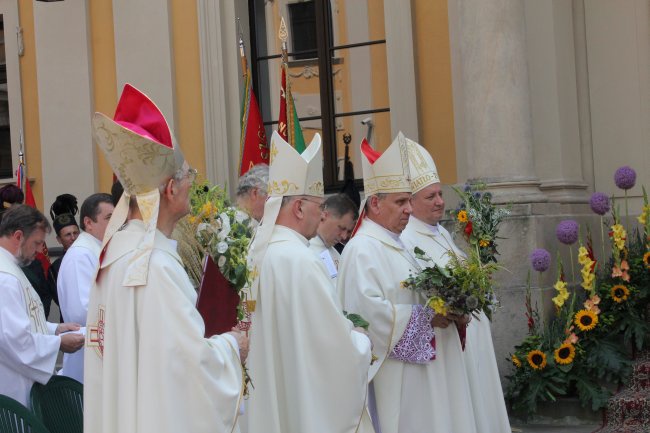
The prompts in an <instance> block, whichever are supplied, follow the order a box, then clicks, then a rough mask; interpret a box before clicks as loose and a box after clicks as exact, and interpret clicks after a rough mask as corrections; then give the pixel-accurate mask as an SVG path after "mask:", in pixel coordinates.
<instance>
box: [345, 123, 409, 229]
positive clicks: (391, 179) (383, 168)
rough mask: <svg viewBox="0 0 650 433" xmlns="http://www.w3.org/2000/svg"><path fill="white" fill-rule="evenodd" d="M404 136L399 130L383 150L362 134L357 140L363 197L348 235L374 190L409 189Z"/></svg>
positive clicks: (358, 224) (361, 219)
mask: <svg viewBox="0 0 650 433" xmlns="http://www.w3.org/2000/svg"><path fill="white" fill-rule="evenodd" d="M408 141H409V140H408V139H407V138H406V137H404V134H402V132H399V133H398V134H397V137H395V140H393V142H392V143H391V145H390V146H388V149H386V150H385V151H384V153H379V152H378V151H376V150H375V149H373V148H372V147H371V146H370V144H368V142H367V141H366V139H365V138H364V139H363V140H362V141H361V167H362V168H363V188H364V193H365V198H364V199H363V200H362V201H361V206H360V207H359V219H358V220H357V223H356V225H355V227H354V230H353V232H352V236H354V234H355V233H356V232H357V230H358V229H359V227H361V224H362V223H363V219H364V218H365V217H366V209H365V208H366V201H367V200H368V197H370V196H371V195H375V194H390V193H394V192H411V175H410V172H409V157H408V148H407V143H408Z"/></svg>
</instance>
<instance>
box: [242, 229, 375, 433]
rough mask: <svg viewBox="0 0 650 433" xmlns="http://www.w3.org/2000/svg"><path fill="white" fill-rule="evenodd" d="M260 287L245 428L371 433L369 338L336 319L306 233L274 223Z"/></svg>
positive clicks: (262, 432) (275, 432)
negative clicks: (368, 413) (251, 383)
mask: <svg viewBox="0 0 650 433" xmlns="http://www.w3.org/2000/svg"><path fill="white" fill-rule="evenodd" d="M259 287H260V290H259V295H258V297H257V306H256V309H255V313H254V314H253V324H252V328H251V329H252V330H251V351H250V356H249V361H248V366H249V371H250V375H251V379H252V381H253V385H254V389H253V390H251V397H250V399H249V400H248V405H247V409H246V410H247V411H248V423H249V427H248V428H249V432H250V433H354V432H360V433H365V432H372V425H371V423H370V419H369V418H368V416H367V411H366V398H367V385H368V368H369V366H370V358H371V353H370V341H369V340H368V338H367V337H366V336H365V335H363V334H360V333H358V332H356V331H353V330H352V324H351V323H350V321H348V320H347V319H345V318H344V317H343V315H342V313H341V310H340V308H339V307H338V306H337V305H336V303H335V302H334V300H333V298H332V296H331V291H332V289H331V282H330V281H329V280H328V278H327V276H326V275H325V269H323V264H322V263H321V261H320V259H319V258H318V257H317V256H316V255H315V254H313V252H311V251H310V250H309V247H308V241H307V239H306V238H304V237H303V236H301V235H300V234H298V233H297V232H295V231H293V230H291V229H289V228H287V227H284V226H278V225H276V226H275V227H274V229H273V234H272V236H271V239H270V241H269V245H268V249H267V251H266V255H265V257H264V260H263V262H262V265H261V268H260V286H259Z"/></svg>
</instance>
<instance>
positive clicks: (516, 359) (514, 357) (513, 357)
mask: <svg viewBox="0 0 650 433" xmlns="http://www.w3.org/2000/svg"><path fill="white" fill-rule="evenodd" d="M510 359H511V360H512V363H513V364H514V365H515V367H517V368H521V361H520V360H519V358H517V355H515V354H514V353H513V354H512V355H510Z"/></svg>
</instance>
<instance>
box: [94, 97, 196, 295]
mask: <svg viewBox="0 0 650 433" xmlns="http://www.w3.org/2000/svg"><path fill="white" fill-rule="evenodd" d="M92 133H93V138H94V139H95V142H96V143H97V145H98V146H99V148H100V149H101V150H102V151H103V152H104V156H106V160H107V161H108V163H109V164H110V166H111V168H112V169H113V173H115V175H116V176H117V178H118V179H119V181H120V183H121V184H122V186H123V187H124V194H122V197H121V198H120V201H119V202H118V204H117V206H115V209H114V211H113V215H112V217H111V220H110V221H109V223H108V226H107V228H106V233H105V235H104V239H103V242H102V251H103V250H104V248H105V247H106V245H107V244H108V243H109V241H110V240H111V238H112V237H113V235H114V234H115V233H116V232H117V231H118V230H119V229H120V227H121V226H122V225H123V224H124V223H125V222H126V219H127V217H128V213H129V201H130V198H131V197H132V196H135V197H136V200H137V204H138V208H139V209H140V213H141V214H142V220H143V222H144V224H145V227H146V232H147V233H146V235H145V237H144V238H143V240H142V242H141V243H140V245H139V246H138V249H137V250H136V252H135V254H134V256H133V258H132V259H131V263H130V264H129V267H128V269H127V271H126V273H125V275H124V281H123V284H124V285H125V286H141V285H145V284H146V283H147V276H148V273H149V259H150V258H151V252H152V251H153V244H154V237H155V233H156V225H157V223H158V210H159V207H160V192H159V190H158V187H159V186H160V185H161V184H163V183H164V182H165V181H167V180H168V179H170V178H171V177H172V176H174V174H175V173H176V172H178V171H179V170H181V169H182V168H185V169H189V166H187V163H186V162H185V158H184V157H183V154H182V153H181V150H180V147H179V146H178V143H177V142H176V139H175V138H174V134H173V133H172V130H171V128H170V127H169V125H168V123H167V120H166V119H165V116H164V115H163V114H162V112H161V111H160V109H158V107H157V106H156V104H155V103H154V102H153V101H152V100H151V99H149V98H148V97H147V96H146V95H145V94H144V93H142V92H141V91H139V90H138V89H136V88H135V87H133V86H131V85H130V84H126V85H125V86H124V89H123V90H122V95H121V96H120V100H119V102H118V104H117V108H116V109H115V115H114V116H113V119H111V118H109V117H108V116H106V115H104V114H102V113H95V114H94V115H93V118H92Z"/></svg>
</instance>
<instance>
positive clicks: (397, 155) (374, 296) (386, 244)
mask: <svg viewBox="0 0 650 433" xmlns="http://www.w3.org/2000/svg"><path fill="white" fill-rule="evenodd" d="M361 155H362V159H361V160H362V163H363V165H362V168H363V181H364V188H365V192H366V200H364V202H363V203H362V207H361V209H362V211H361V216H360V217H359V221H358V223H357V230H356V233H355V235H353V238H352V240H351V241H350V242H348V244H347V245H346V247H345V250H343V255H342V257H341V265H340V272H339V278H338V290H339V292H340V293H341V294H342V297H343V300H344V306H345V308H346V310H348V311H354V312H358V313H359V314H361V315H362V316H363V317H364V318H365V319H366V320H367V321H368V322H369V323H370V337H371V339H372V341H373V343H374V345H375V349H374V350H375V355H376V356H377V357H378V358H379V359H378V362H376V363H375V364H374V365H373V368H372V369H371V372H370V373H371V378H372V384H371V395H372V397H373V398H371V404H370V408H371V413H372V414H373V422H374V423H375V430H376V431H381V432H382V433H398V432H433V433H449V432H463V433H473V432H476V431H477V430H476V426H475V423H474V417H473V414H472V412H471V411H469V412H466V413H464V412H462V410H460V411H456V410H455V408H450V406H449V404H448V403H447V400H448V399H449V398H450V395H449V394H450V393H454V392H456V390H449V389H446V388H444V387H441V386H440V385H441V383H440V377H441V375H440V372H439V370H437V369H436V368H437V366H436V363H437V362H438V361H437V359H436V357H437V356H438V353H437V350H438V347H437V339H436V335H435V331H434V328H435V327H440V324H443V325H444V324H446V322H447V319H446V318H444V317H442V318H441V317H437V316H435V315H434V313H433V311H432V310H431V309H430V308H428V307H425V306H423V304H424V303H425V302H426V299H425V298H424V297H423V296H421V295H420V294H418V293H416V292H413V291H409V290H407V289H404V288H402V282H403V281H404V280H406V279H407V278H408V277H409V276H410V275H412V274H414V273H416V272H418V271H420V270H421V269H422V266H421V264H420V263H418V261H417V259H416V258H415V257H414V255H413V254H412V250H413V247H412V246H410V245H408V244H406V243H405V242H404V241H403V240H402V239H400V234H401V233H402V231H403V230H404V228H405V227H406V225H407V223H408V221H409V217H410V215H411V213H412V207H411V203H410V199H411V188H412V187H411V183H410V180H411V179H410V169H409V156H408V147H407V140H406V137H404V135H403V134H402V133H399V134H398V135H397V137H396V138H395V140H394V141H393V143H392V144H391V145H390V146H389V147H388V148H387V149H386V151H385V152H384V153H380V152H378V151H376V150H374V149H373V148H372V147H370V146H369V144H368V143H367V142H366V141H365V140H364V141H363V142H362V144H361Z"/></svg>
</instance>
